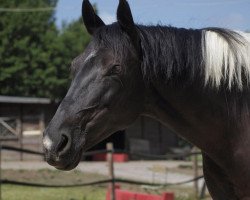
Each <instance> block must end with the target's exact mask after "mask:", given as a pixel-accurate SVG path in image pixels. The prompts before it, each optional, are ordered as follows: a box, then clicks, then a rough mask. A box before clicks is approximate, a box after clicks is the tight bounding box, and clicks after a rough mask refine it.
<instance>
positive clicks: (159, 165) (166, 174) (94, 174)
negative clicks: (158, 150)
mask: <svg viewBox="0 0 250 200" xmlns="http://www.w3.org/2000/svg"><path fill="white" fill-rule="evenodd" d="M2 168H3V171H2V177H3V178H4V179H10V180H19V181H25V182H36V183H46V184H74V183H83V182H90V181H96V180H102V179H106V178H107V173H108V168H107V165H106V163H105V162H82V163H81V164H80V165H79V166H78V167H77V169H76V170H73V171H70V172H61V171H58V170H54V168H53V167H50V166H48V165H47V164H46V163H45V162H3V163H2ZM115 175H116V177H120V178H126V179H133V180H141V181H148V182H161V183H165V182H168V183H169V182H172V183H174V182H180V181H183V180H187V179H190V178H192V177H193V176H192V169H191V168H190V163H188V162H181V161H137V162H128V163H116V164H115ZM106 188H107V185H101V186H98V187H79V188H68V189H65V188H56V189H49V188H31V187H20V186H11V185H4V186H3V190H2V196H3V200H31V199H32V200H33V199H36V200H40V199H41V200H42V199H48V200H59V199H60V200H64V199H65V200H103V199H105V194H106ZM122 188H123V189H129V190H136V191H140V192H144V193H145V192H146V193H147V192H148V193H157V194H160V193H162V192H164V191H173V192H175V195H176V197H177V198H176V200H192V199H194V198H193V188H192V184H187V185H184V186H181V187H180V186H178V187H168V188H152V187H143V186H131V185H124V184H122Z"/></svg>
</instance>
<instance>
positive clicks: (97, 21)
mask: <svg viewBox="0 0 250 200" xmlns="http://www.w3.org/2000/svg"><path fill="white" fill-rule="evenodd" d="M82 18H83V22H84V24H85V26H86V29H87V31H88V32H89V34H91V35H92V34H93V33H94V32H95V31H96V30H97V29H98V28H99V27H101V26H105V24H104V22H103V21H102V20H101V18H100V17H99V16H98V15H97V14H96V13H95V10H94V8H93V7H92V5H91V4H90V2H89V1H88V0H83V2H82Z"/></svg>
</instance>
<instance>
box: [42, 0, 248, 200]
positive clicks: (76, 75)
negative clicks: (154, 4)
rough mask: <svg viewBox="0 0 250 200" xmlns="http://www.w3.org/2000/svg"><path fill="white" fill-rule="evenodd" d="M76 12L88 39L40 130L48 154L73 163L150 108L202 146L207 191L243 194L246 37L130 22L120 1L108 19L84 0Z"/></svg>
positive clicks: (221, 196) (244, 198) (221, 198)
mask: <svg viewBox="0 0 250 200" xmlns="http://www.w3.org/2000/svg"><path fill="white" fill-rule="evenodd" d="M82 18H83V22H84V25H85V27H86V29H87V31H88V32H89V33H90V34H91V35H92V39H91V41H90V43H89V45H88V46H87V48H86V49H85V51H84V52H83V53H82V54H81V55H79V56H78V57H77V58H75V59H74V60H73V62H72V64H71V72H72V76H73V78H72V82H71V85H70V87H69V90H68V92H67V94H66V96H65V98H64V99H63V100H62V102H61V104H60V105H59V107H58V110H57V111H56V113H55V115H54V117H53V118H52V120H51V122H50V123H49V125H48V127H47V128H46V130H45V132H44V138H43V144H44V149H45V154H46V160H47V162H48V163H49V164H50V165H52V166H54V167H56V168H57V169H60V170H71V169H73V168H75V167H76V166H77V165H78V163H79V161H80V160H81V155H82V153H83V152H84V151H86V150H88V149H89V148H91V147H92V146H94V145H95V144H97V143H98V142H100V141H102V140H103V139H105V138H107V137H109V136H110V135H111V134H112V133H114V132H116V131H118V130H123V129H126V128H127V127H128V126H129V125H130V124H131V123H133V122H134V121H135V120H136V119H137V118H138V117H139V116H142V115H143V116H149V117H151V118H154V119H156V120H158V121H160V122H161V123H162V124H165V125H166V126H167V127H169V128H170V129H172V130H173V131H174V132H175V133H177V134H178V135H180V136H181V137H183V138H185V139H186V140H187V141H189V142H191V143H192V144H194V145H196V146H197V147H199V148H200V149H201V151H202V156H203V171H204V177H205V181H206V184H207V187H208V190H209V192H210V194H211V196H212V198H213V199H215V200H230V199H232V200H238V199H239V200H250V157H249V154H250V123H249V122H250V113H249V108H250V107H249V106H250V105H249V104H250V90H249V80H250V35H249V34H247V33H244V32H240V31H233V30H229V29H223V28H215V27H214V28H213V27H211V28H203V29H184V28H176V27H171V26H163V25H156V26H152V25H151V26H145V25H139V24H135V22H134V20H133V16H132V12H131V9H130V6H129V4H128V2H127V1H126V0H120V1H119V5H118V8H117V22H115V23H112V24H110V25H106V24H105V23H104V22H103V21H102V20H101V18H100V17H99V16H98V15H97V14H96V13H95V11H94V9H93V7H92V5H91V4H90V2H89V1H88V0H84V1H83V4H82Z"/></svg>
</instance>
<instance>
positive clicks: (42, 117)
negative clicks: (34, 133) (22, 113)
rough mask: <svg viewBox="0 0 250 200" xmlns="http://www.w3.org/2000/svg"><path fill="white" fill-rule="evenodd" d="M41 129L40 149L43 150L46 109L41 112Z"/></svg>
mask: <svg viewBox="0 0 250 200" xmlns="http://www.w3.org/2000/svg"><path fill="white" fill-rule="evenodd" d="M39 129H40V131H41V135H40V141H41V142H39V145H38V151H43V145H42V141H43V131H44V130H45V117H44V110H42V111H41V114H40V117H39Z"/></svg>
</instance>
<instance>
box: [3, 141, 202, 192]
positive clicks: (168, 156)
mask: <svg viewBox="0 0 250 200" xmlns="http://www.w3.org/2000/svg"><path fill="white" fill-rule="evenodd" d="M2 150H6V151H14V152H22V153H27V154H33V155H37V156H44V153H42V152H38V151H33V150H29V149H22V148H17V147H12V146H7V145H2V146H1V147H0V154H1V151H2ZM102 153H111V154H113V153H125V154H128V155H131V156H137V157H140V158H147V159H148V158H152V159H160V160H168V159H173V158H185V157H191V156H196V155H199V154H201V152H198V151H197V152H188V153H181V154H166V155H152V154H144V153H133V152H130V151H125V150H119V149H116V150H115V149H113V150H107V149H104V150H97V151H89V152H85V153H84V154H83V156H91V155H96V154H102ZM0 162H1V161H0ZM0 170H1V169H0ZM0 173H1V172H0ZM202 178H203V176H198V177H195V178H193V179H190V180H184V181H181V182H176V183H167V184H162V183H150V182H144V181H135V180H129V179H120V178H110V179H105V180H100V181H95V182H89V183H78V184H71V185H49V184H40V183H31V182H20V181H15V180H8V179H0V184H11V185H19V186H29V187H43V188H62V187H64V188H69V187H85V186H94V185H102V184H108V183H109V184H114V183H125V184H131V185H145V186H155V187H156V186H157V187H162V188H164V187H169V186H177V185H183V184H187V183H192V182H195V181H198V180H199V179H202Z"/></svg>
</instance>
